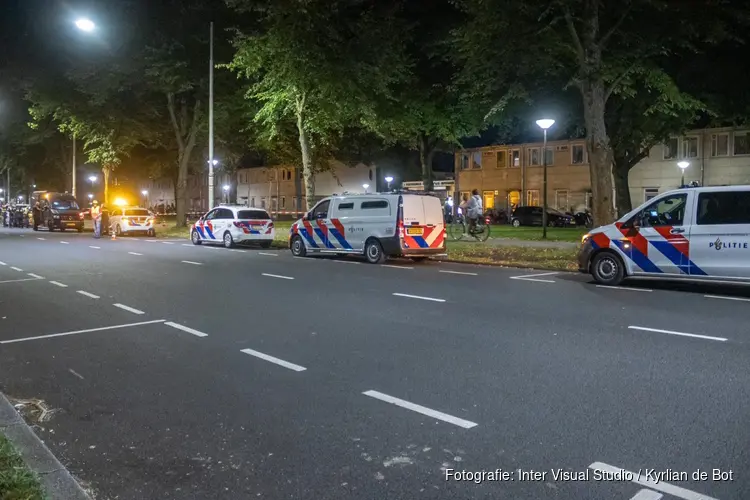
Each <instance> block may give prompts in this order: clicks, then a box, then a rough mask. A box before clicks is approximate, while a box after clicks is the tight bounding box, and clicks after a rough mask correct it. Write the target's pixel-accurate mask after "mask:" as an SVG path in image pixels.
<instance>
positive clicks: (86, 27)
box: [76, 17, 96, 33]
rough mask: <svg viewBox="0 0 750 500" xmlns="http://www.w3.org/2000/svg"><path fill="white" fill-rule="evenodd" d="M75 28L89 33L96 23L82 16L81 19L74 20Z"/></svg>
mask: <svg viewBox="0 0 750 500" xmlns="http://www.w3.org/2000/svg"><path fill="white" fill-rule="evenodd" d="M76 28H78V29H79V30H81V31H85V32H86V33H91V32H92V31H94V30H95V29H96V25H95V24H94V21H92V20H91V19H88V18H85V17H82V18H81V19H78V20H77V21H76Z"/></svg>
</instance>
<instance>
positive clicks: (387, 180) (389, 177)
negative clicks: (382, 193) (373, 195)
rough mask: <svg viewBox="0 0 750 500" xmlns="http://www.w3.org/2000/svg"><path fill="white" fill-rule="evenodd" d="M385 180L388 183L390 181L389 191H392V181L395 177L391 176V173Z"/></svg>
mask: <svg viewBox="0 0 750 500" xmlns="http://www.w3.org/2000/svg"><path fill="white" fill-rule="evenodd" d="M385 182H386V183H388V191H390V190H391V182H393V177H392V176H390V175H389V176H387V177H386V178H385Z"/></svg>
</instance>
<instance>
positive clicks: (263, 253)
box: [258, 252, 279, 257]
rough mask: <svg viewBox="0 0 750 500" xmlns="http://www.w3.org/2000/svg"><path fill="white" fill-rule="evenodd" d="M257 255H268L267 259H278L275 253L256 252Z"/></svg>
mask: <svg viewBox="0 0 750 500" xmlns="http://www.w3.org/2000/svg"><path fill="white" fill-rule="evenodd" d="M258 255H268V256H269V257H278V256H279V254H277V253H268V252H258Z"/></svg>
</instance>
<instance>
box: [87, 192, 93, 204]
mask: <svg viewBox="0 0 750 500" xmlns="http://www.w3.org/2000/svg"><path fill="white" fill-rule="evenodd" d="M88 196H89V205H91V202H92V201H93V199H94V193H89V195H88Z"/></svg>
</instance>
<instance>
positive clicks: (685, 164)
mask: <svg viewBox="0 0 750 500" xmlns="http://www.w3.org/2000/svg"><path fill="white" fill-rule="evenodd" d="M677 166H678V167H680V170H681V171H682V180H681V181H680V187H685V170H686V169H687V168H688V167H689V166H690V163H688V162H686V161H681V162H679V163H678V164H677Z"/></svg>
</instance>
